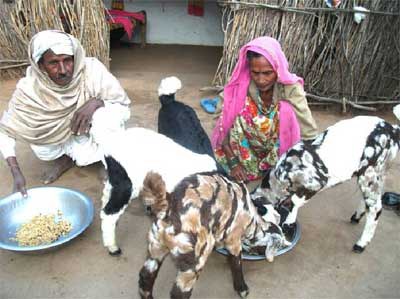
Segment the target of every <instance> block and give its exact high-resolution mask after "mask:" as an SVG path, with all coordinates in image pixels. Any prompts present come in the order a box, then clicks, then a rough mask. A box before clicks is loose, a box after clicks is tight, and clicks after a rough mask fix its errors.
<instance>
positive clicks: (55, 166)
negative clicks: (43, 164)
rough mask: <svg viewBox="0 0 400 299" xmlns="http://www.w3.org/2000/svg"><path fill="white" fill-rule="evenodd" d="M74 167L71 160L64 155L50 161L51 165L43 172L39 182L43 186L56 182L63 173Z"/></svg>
mask: <svg viewBox="0 0 400 299" xmlns="http://www.w3.org/2000/svg"><path fill="white" fill-rule="evenodd" d="M73 166H74V162H73V161H72V159H71V158H70V157H68V156H66V155H64V156H61V157H60V158H58V159H56V160H54V161H52V165H51V166H50V167H49V168H48V169H47V170H45V171H44V173H43V174H42V178H41V181H42V183H43V184H50V183H52V182H54V181H56V180H57V179H58V178H59V177H60V176H61V175H62V174H63V173H64V172H66V171H67V170H68V169H70V168H72V167H73Z"/></svg>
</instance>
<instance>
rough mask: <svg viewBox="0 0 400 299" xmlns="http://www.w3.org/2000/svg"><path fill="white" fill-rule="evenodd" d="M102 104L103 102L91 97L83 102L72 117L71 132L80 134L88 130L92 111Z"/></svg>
mask: <svg viewBox="0 0 400 299" xmlns="http://www.w3.org/2000/svg"><path fill="white" fill-rule="evenodd" d="M103 106H104V102H103V101H102V100H98V99H91V100H89V101H87V102H86V103H85V104H83V106H82V107H80V108H79V109H78V110H77V111H76V112H75V114H74V116H73V117H72V121H71V131H72V134H76V135H82V134H86V133H88V132H89V129H90V125H91V122H92V117H93V114H94V112H95V111H96V110H97V109H98V108H100V107H103Z"/></svg>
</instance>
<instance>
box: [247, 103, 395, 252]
mask: <svg viewBox="0 0 400 299" xmlns="http://www.w3.org/2000/svg"><path fill="white" fill-rule="evenodd" d="M399 110H400V107H399V106H397V107H396V108H395V110H394V112H395V114H396V113H397V114H398V115H397V116H398V117H400V111H399ZM399 142H400V128H399V126H398V125H391V124H390V123H388V122H386V121H384V120H383V119H380V118H378V117H372V116H358V117H354V118H352V119H348V120H343V121H339V122H338V123H336V124H334V125H333V126H331V127H329V128H328V129H327V130H326V131H324V132H323V133H321V134H320V135H319V136H318V137H317V138H316V139H315V140H314V141H312V142H306V141H304V142H303V141H301V142H299V143H298V144H296V145H295V146H293V147H292V148H291V149H289V151H287V152H286V154H284V155H283V156H282V157H281V158H280V159H279V161H278V163H277V165H276V167H275V168H273V169H271V170H270V171H269V173H268V174H267V175H266V176H265V178H264V179H263V182H262V184H261V186H260V187H258V188H257V189H256V191H255V193H254V194H253V199H254V198H257V197H258V196H262V198H267V199H268V200H269V202H271V203H273V204H274V205H275V207H278V208H279V207H280V206H282V205H284V206H289V213H287V215H281V216H282V218H281V219H282V223H281V225H283V229H284V231H287V230H288V229H291V227H292V225H293V224H294V223H295V221H296V217H297V212H298V209H299V208H300V207H301V206H302V205H303V204H305V203H306V202H307V200H308V199H310V198H311V197H312V196H314V195H315V194H316V193H317V192H319V191H321V190H323V189H326V188H329V187H331V186H334V185H336V184H339V183H342V182H344V181H346V180H348V179H350V178H351V177H352V176H356V177H357V179H358V185H359V187H360V189H361V192H362V194H363V199H362V200H361V202H360V204H359V207H358V208H357V210H356V212H355V213H354V214H353V216H352V217H351V222H352V223H358V222H359V220H360V219H361V218H362V216H363V215H364V214H365V213H366V214H367V216H366V223H365V227H364V231H363V233H362V236H361V238H360V239H359V240H358V241H357V243H356V244H355V245H354V246H353V250H354V251H355V252H362V251H363V250H364V249H365V247H366V246H367V244H368V243H369V242H370V241H371V240H372V238H373V236H374V233H375V229H376V226H377V224H378V218H379V216H380V214H381V210H382V203H381V196H382V193H383V187H384V172H385V169H386V166H387V162H388V161H390V160H392V159H393V158H394V157H395V156H396V154H397V152H398V150H399V147H400V143H399Z"/></svg>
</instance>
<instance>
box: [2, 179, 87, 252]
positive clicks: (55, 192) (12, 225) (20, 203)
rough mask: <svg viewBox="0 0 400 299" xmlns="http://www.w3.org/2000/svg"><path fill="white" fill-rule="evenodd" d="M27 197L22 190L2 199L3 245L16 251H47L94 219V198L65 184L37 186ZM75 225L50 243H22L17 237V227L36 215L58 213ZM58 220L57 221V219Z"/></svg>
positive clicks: (81, 229) (84, 227)
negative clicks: (26, 244) (63, 185)
mask: <svg viewBox="0 0 400 299" xmlns="http://www.w3.org/2000/svg"><path fill="white" fill-rule="evenodd" d="M27 192H28V197H27V198H24V197H22V195H21V194H20V193H19V192H18V193H14V194H11V195H9V196H7V197H5V198H2V199H0V248H2V249H7V250H12V251H16V252H31V253H34V252H45V251H46V250H47V249H50V248H55V247H58V246H60V245H62V244H65V243H67V242H69V241H71V240H72V239H74V238H75V237H77V236H78V235H79V234H81V233H82V232H83V231H84V230H85V229H86V228H87V227H88V226H89V225H90V224H91V223H92V221H93V215H94V206H93V203H92V200H91V199H90V198H89V197H87V196H86V195H84V194H83V193H80V192H78V191H75V190H72V189H68V188H63V187H47V186H46V187H36V188H31V189H29V190H28V191H27ZM59 212H61V214H60V215H62V216H61V217H62V220H66V221H68V222H69V223H71V225H72V229H71V230H70V231H69V232H68V233H67V234H66V235H64V236H60V237H59V238H58V239H57V240H55V241H54V242H52V243H49V244H43V245H38V246H20V245H19V244H18V242H16V240H14V238H15V235H16V231H17V230H18V229H19V228H20V227H21V225H22V224H25V223H27V222H29V221H30V220H31V219H32V218H33V217H35V216H37V215H39V214H42V215H51V214H54V215H57V213H59ZM56 223H57V221H56Z"/></svg>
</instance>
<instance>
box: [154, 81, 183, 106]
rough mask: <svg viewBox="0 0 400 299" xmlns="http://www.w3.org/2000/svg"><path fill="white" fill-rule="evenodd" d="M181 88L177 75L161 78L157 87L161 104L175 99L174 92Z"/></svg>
mask: <svg viewBox="0 0 400 299" xmlns="http://www.w3.org/2000/svg"><path fill="white" fill-rule="evenodd" d="M181 88H182V83H181V80H179V79H178V78H177V77H167V78H164V79H162V80H161V83H160V86H159V87H158V97H159V99H160V102H161V104H162V105H165V104H169V103H171V102H173V101H175V93H176V92H177V91H178V90H179V89H181Z"/></svg>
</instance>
